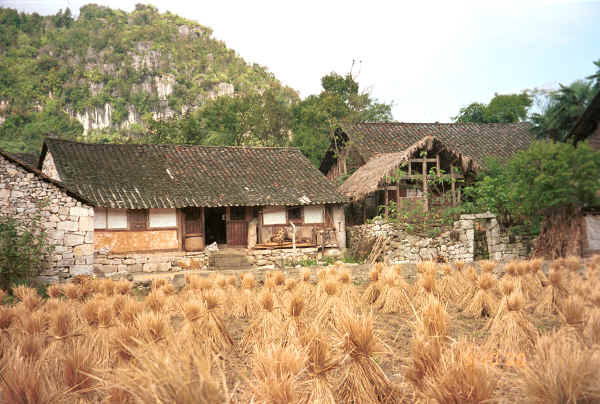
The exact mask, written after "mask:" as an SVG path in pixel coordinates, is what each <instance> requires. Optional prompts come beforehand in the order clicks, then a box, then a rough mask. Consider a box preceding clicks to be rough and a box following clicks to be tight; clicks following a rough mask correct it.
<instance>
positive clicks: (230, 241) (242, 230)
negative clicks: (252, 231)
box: [227, 206, 248, 246]
mask: <svg viewBox="0 0 600 404" xmlns="http://www.w3.org/2000/svg"><path fill="white" fill-rule="evenodd" d="M246 213H247V212H246V207H244V206H233V207H231V208H229V215H228V219H229V220H228V221H227V245H231V246H247V245H248V221H247V220H246V219H247V218H246Z"/></svg>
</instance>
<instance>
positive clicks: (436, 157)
mask: <svg viewBox="0 0 600 404" xmlns="http://www.w3.org/2000/svg"><path fill="white" fill-rule="evenodd" d="M435 168H436V170H437V176H438V177H439V176H440V155H439V154H436V155H435Z"/></svg>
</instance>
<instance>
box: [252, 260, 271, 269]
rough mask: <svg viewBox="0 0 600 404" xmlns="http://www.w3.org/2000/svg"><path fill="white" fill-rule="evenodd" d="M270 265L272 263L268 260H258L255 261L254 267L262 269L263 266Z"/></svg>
mask: <svg viewBox="0 0 600 404" xmlns="http://www.w3.org/2000/svg"><path fill="white" fill-rule="evenodd" d="M271 263H272V262H271V261H269V260H264V259H260V260H256V263H255V265H256V266H259V267H262V266H264V265H269V264H271Z"/></svg>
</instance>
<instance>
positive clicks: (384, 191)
mask: <svg viewBox="0 0 600 404" xmlns="http://www.w3.org/2000/svg"><path fill="white" fill-rule="evenodd" d="M383 194H384V195H385V196H384V198H385V199H384V200H385V202H384V203H385V210H384V212H385V216H386V217H387V215H388V203H389V201H388V190H387V187H386V189H384V190H383Z"/></svg>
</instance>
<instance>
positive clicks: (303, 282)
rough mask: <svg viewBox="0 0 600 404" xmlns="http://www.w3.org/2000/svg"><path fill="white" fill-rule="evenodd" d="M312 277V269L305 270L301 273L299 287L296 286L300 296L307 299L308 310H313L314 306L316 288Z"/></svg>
mask: <svg viewBox="0 0 600 404" xmlns="http://www.w3.org/2000/svg"><path fill="white" fill-rule="evenodd" d="M311 276H312V273H311V270H310V268H303V269H302V270H301V271H300V277H301V279H300V282H298V285H297V286H296V288H297V292H298V294H300V295H303V296H304V297H305V303H306V305H307V308H312V306H313V305H314V302H313V300H314V297H315V288H314V286H313V284H312V282H311Z"/></svg>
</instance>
